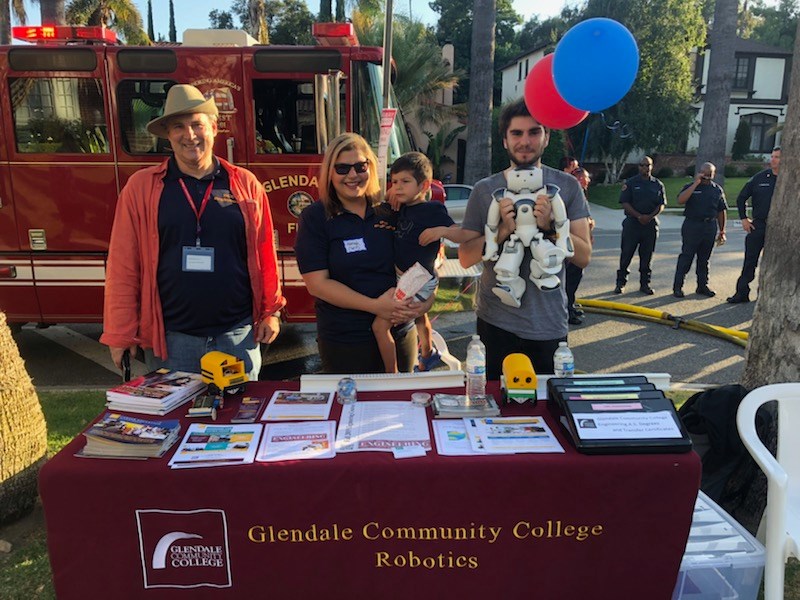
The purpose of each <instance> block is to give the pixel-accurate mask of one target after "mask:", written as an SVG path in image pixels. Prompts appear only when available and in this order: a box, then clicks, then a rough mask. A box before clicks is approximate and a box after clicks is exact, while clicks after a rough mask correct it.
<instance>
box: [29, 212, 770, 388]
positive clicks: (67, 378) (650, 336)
mask: <svg viewBox="0 0 800 600" xmlns="http://www.w3.org/2000/svg"><path fill="white" fill-rule="evenodd" d="M593 214H594V215H595V217H596V218H597V220H598V228H597V229H596V230H595V249H594V255H593V259H592V264H591V265H590V266H589V268H588V269H587V270H586V271H585V274H584V279H583V282H582V284H581V287H580V289H579V290H578V296H579V297H583V298H591V299H600V300H610V301H615V302H623V303H626V304H635V305H639V306H645V307H649V308H656V309H660V310H665V311H668V312H670V313H671V314H674V315H679V316H683V317H685V318H689V319H696V320H699V321H702V322H704V323H709V324H713V325H720V326H723V327H729V328H733V329H740V330H745V331H746V330H747V329H748V328H749V327H750V324H751V319H752V315H753V309H754V306H755V303H750V304H739V305H731V304H727V303H726V302H725V298H726V297H727V296H729V295H731V294H732V293H733V290H734V287H735V281H736V278H737V277H738V275H739V271H740V269H741V262H742V256H743V248H744V233H742V232H741V229H740V228H739V227H738V225H734V224H733V223H732V224H730V225H729V227H728V231H729V241H728V243H727V244H726V245H725V246H722V247H720V248H717V249H715V251H714V254H713V256H712V259H711V282H710V286H711V287H712V288H713V289H715V290H716V291H717V292H718V294H717V296H716V297H715V298H705V297H704V296H698V295H696V294H694V293H693V292H694V288H695V283H694V270H692V272H690V274H689V276H688V278H687V284H686V286H685V288H684V291H685V292H686V298H684V299H682V300H678V299H676V298H673V297H672V295H671V292H672V278H673V275H674V272H675V262H676V258H677V255H678V253H679V251H680V231H679V229H678V228H679V227H680V222H681V221H682V219H681V218H680V217H677V216H670V217H665V218H664V220H663V226H662V232H661V236H660V238H659V241H658V244H657V246H656V255H655V260H654V268H653V271H654V277H653V288H654V289H655V290H656V294H655V295H654V296H644V295H642V294H640V293H639V291H638V272H637V270H638V257H635V258H634V261H633V264H632V265H631V266H632V270H633V273H632V277H631V278H630V281H631V283H632V285H629V286H628V289H627V290H626V292H625V293H624V294H622V295H615V294H613V293H612V290H613V288H614V283H615V273H616V269H617V266H618V261H619V241H620V239H619V223H620V219H621V213H620V212H619V211H610V210H608V209H601V208H596V207H593ZM466 283H467V282H462V284H466ZM457 284H458V282H453V283H452V285H457ZM754 296H755V294H751V297H754ZM434 328H436V329H437V330H438V331H439V332H440V333H441V334H442V335H443V337H444V338H445V340H446V341H447V343H448V345H449V348H450V351H451V353H452V354H453V355H454V356H456V357H457V358H459V359H460V360H464V358H465V355H466V346H467V343H468V340H469V338H470V336H471V335H472V333H474V331H475V316H474V313H473V312H471V311H470V312H460V313H446V314H442V315H440V316H438V317H435V320H434ZM100 331H101V327H100V325H70V326H65V325H58V326H53V327H49V328H47V329H41V330H39V329H36V328H34V327H33V326H31V325H27V326H25V327H24V328H23V330H22V331H21V332H20V333H19V334H18V335H17V342H18V345H19V349H20V353H21V355H22V356H23V358H24V359H25V361H26V365H27V368H28V372H29V373H30V375H31V376H32V378H33V380H34V383H35V384H36V385H37V387H43V388H62V387H66V388H71V387H80V388H89V387H99V388H107V387H109V386H111V385H114V384H115V383H116V382H117V381H119V376H118V375H117V374H116V372H115V370H114V368H113V365H112V364H111V362H110V359H109V358H108V352H107V349H106V348H105V347H104V346H102V345H101V344H99V343H98V342H97V339H98V338H99V336H100ZM314 334H315V328H314V325H313V324H311V325H309V324H297V325H285V326H284V328H283V331H282V332H281V335H280V336H279V338H278V340H276V342H275V343H274V344H273V345H272V347H271V348H269V350H268V351H267V352H266V353H265V366H264V368H263V369H262V372H261V378H262V379H297V378H299V376H300V375H301V374H303V373H313V372H315V371H317V370H318V369H319V367H320V363H319V356H318V354H317V350H316V343H315V335H314ZM569 341H570V346H571V347H572V349H573V352H574V354H575V362H576V367H577V368H578V369H579V370H581V371H586V372H595V373H604V372H605V373H611V372H667V373H670V374H671V375H672V380H673V382H682V383H685V384H687V385H691V386H700V385H722V384H725V383H732V382H735V381H737V380H738V378H739V376H740V374H741V372H742V369H743V366H744V348H741V347H739V346H737V345H734V344H732V343H730V342H727V341H723V340H720V339H718V338H715V337H711V336H707V335H703V334H699V333H694V332H691V331H685V330H675V329H672V328H671V327H668V326H665V325H658V324H652V323H646V322H643V321H638V320H633V319H630V318H626V317H616V316H613V317H610V316H606V315H596V314H588V313H587V315H586V318H585V323H584V324H583V325H581V326H575V327H572V329H571V331H570V336H569ZM138 369H139V372H143V371H144V366H143V365H139V367H138Z"/></svg>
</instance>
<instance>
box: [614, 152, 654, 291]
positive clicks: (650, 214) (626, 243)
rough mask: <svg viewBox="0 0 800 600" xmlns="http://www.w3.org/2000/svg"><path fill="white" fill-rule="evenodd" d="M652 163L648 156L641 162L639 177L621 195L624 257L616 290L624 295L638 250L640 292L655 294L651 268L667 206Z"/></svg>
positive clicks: (626, 185) (620, 262)
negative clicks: (661, 217)
mask: <svg viewBox="0 0 800 600" xmlns="http://www.w3.org/2000/svg"><path fill="white" fill-rule="evenodd" d="M652 172H653V159H652V158H650V157H649V156H645V157H643V158H642V160H640V161H639V174H638V175H634V176H633V177H631V178H630V179H628V180H627V181H626V182H625V184H624V185H623V186H622V191H621V192H620V194H619V203H620V204H622V208H623V209H624V210H625V220H624V221H622V243H621V246H622V253H621V254H620V257H619V271H617V287H615V288H614V293H615V294H621V293H622V292H623V291H624V289H625V284H626V283H627V281H628V273H630V270H629V269H628V267H629V266H630V264H631V260H632V259H633V254H634V252H636V248H637V247H638V248H639V291H640V292H642V293H643V294H647V295H648V296H652V295H653V294H654V292H653V288H651V287H650V277H651V274H652V270H651V268H650V266H651V264H652V262H653V250H655V247H656V239H658V218H657V217H658V215H659V213H661V211H662V210H664V206H666V204H667V196H666V193H665V192H664V184H663V183H661V181H659V180H658V179H656V178H655V177H653V175H652Z"/></svg>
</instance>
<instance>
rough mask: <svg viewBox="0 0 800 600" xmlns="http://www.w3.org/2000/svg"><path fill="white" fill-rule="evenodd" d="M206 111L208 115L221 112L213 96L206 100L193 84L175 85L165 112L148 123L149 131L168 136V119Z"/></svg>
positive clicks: (168, 97)
mask: <svg viewBox="0 0 800 600" xmlns="http://www.w3.org/2000/svg"><path fill="white" fill-rule="evenodd" d="M194 113H204V114H207V115H214V116H215V117H216V116H217V115H218V114H219V111H218V110H217V104H216V102H215V101H214V98H213V96H212V97H211V98H209V99H208V100H206V98H205V96H203V93H202V92H201V91H200V90H198V89H197V88H196V87H194V86H193V85H187V84H179V85H173V86H172V87H171V88H169V92H167V101H166V103H165V104H164V114H163V115H161V116H160V117H158V118H157V119H153V120H152V121H150V122H149V123H148V124H147V131H149V132H150V133H152V134H153V135H154V136H156V137H160V138H165V139H166V138H167V128H166V125H167V121H169V119H171V118H172V117H175V116H177V115H191V114H194Z"/></svg>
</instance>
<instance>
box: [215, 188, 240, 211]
mask: <svg viewBox="0 0 800 600" xmlns="http://www.w3.org/2000/svg"><path fill="white" fill-rule="evenodd" d="M214 200H216V201H217V203H218V204H219V205H220V206H222V207H225V206H230V205H231V204H233V203H234V202H236V198H234V197H233V194H231V193H230V191H229V190H214Z"/></svg>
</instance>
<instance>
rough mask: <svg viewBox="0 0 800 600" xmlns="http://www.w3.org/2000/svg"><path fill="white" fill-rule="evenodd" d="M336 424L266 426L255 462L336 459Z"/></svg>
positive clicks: (315, 422)
mask: <svg viewBox="0 0 800 600" xmlns="http://www.w3.org/2000/svg"><path fill="white" fill-rule="evenodd" d="M335 441H336V421H308V422H304V423H269V424H268V425H265V426H264V435H263V436H262V438H261V444H260V445H259V447H258V454H257V455H256V460H257V461H261V462H275V461H281V460H303V459H307V458H333V457H334V456H336V450H335V448H334V443H335Z"/></svg>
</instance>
